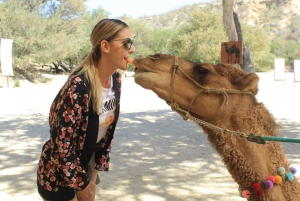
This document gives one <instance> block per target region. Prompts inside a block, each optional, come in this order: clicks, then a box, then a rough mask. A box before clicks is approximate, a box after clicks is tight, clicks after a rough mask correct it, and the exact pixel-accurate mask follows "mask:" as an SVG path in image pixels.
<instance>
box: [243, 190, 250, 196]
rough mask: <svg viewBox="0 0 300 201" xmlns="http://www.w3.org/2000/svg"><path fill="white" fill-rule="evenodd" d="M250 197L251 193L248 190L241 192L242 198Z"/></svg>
mask: <svg viewBox="0 0 300 201" xmlns="http://www.w3.org/2000/svg"><path fill="white" fill-rule="evenodd" d="M250 195H251V193H250V191H249V190H243V192H242V197H243V198H250Z"/></svg>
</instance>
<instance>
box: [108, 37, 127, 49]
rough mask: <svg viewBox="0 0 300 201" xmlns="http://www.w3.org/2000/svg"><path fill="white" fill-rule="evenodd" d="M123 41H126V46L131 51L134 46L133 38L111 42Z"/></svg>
mask: <svg viewBox="0 0 300 201" xmlns="http://www.w3.org/2000/svg"><path fill="white" fill-rule="evenodd" d="M121 40H123V41H124V43H123V44H124V46H125V48H126V49H127V50H130V48H131V46H132V44H133V39H131V38H123V39H116V40H110V41H121Z"/></svg>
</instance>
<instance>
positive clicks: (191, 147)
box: [0, 72, 300, 201]
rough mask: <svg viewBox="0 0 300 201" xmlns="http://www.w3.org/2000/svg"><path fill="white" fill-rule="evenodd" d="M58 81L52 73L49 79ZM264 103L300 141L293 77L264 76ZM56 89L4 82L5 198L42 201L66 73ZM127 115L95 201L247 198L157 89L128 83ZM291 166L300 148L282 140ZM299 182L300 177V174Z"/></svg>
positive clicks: (1, 192)
mask: <svg viewBox="0 0 300 201" xmlns="http://www.w3.org/2000/svg"><path fill="white" fill-rule="evenodd" d="M48 76H50V77H51V75H48ZM259 76H260V78H261V81H260V91H259V94H258V95H257V98H258V100H259V101H262V102H264V103H265V105H266V107H267V108H268V109H269V110H270V111H271V113H273V115H274V117H275V118H276V119H277V122H278V123H279V124H280V125H281V126H282V130H281V131H282V133H281V134H282V136H285V137H292V138H300V106H299V104H300V87H299V86H297V85H296V84H295V83H294V82H293V80H292V78H293V77H292V75H291V74H287V75H286V76H287V77H286V82H276V83H274V81H273V74H272V72H270V73H261V74H259ZM52 78H53V81H52V83H51V84H38V85H36V84H31V83H27V82H25V83H21V87H18V88H12V86H13V83H12V84H10V86H11V88H7V87H6V81H5V79H4V82H3V77H2V82H0V86H2V87H0V97H1V102H0V103H1V104H0V200H3V201H17V200H18V201H19V200H26V201H37V200H41V199H40V198H39V196H38V194H37V191H36V172H35V169H36V166H37V161H38V158H39V155H40V151H41V147H42V145H43V143H44V142H45V141H46V140H47V139H48V137H49V131H48V130H49V128H48V122H47V120H48V111H49V107H50V103H51V102H52V100H53V98H54V96H55V95H56V93H57V91H58V90H59V88H60V87H61V86H62V84H63V82H64V81H65V79H66V76H60V75H58V76H52ZM121 100H122V101H121V114H120V119H119V123H118V126H117V130H116V133H115V140H114V145H113V148H112V153H111V169H110V171H109V172H101V173H100V174H99V175H100V179H101V183H100V184H99V186H98V189H97V197H96V200H99V201H100V200H106V201H196V200H204V201H228V200H231V201H242V200H245V199H243V198H240V197H239V196H238V190H237V184H236V183H235V182H233V179H232V178H231V175H230V174H229V173H228V172H227V170H226V168H225V167H224V165H223V163H222V162H221V160H220V157H219V156H218V155H217V154H216V152H215V151H214V150H213V149H212V148H211V147H210V145H209V144H208V142H207V139H206V136H205V135H204V134H203V132H202V130H201V128H200V127H198V126H196V125H195V124H194V123H193V122H191V121H184V120H183V119H182V118H181V117H180V116H179V115H178V114H177V113H175V112H173V111H172V110H171V109H170V108H169V106H168V105H167V104H166V103H165V102H164V101H162V100H160V99H159V98H158V97H157V96H156V95H155V94H154V93H153V92H151V91H148V90H145V89H142V88H141V87H140V86H138V85H136V84H135V83H134V81H133V78H132V77H126V78H125V77H124V78H123V82H122V99H121ZM283 147H284V150H285V153H286V156H287V158H289V160H290V163H291V164H292V166H294V167H295V168H297V169H298V170H300V151H299V150H300V144H296V143H283ZM298 172H299V171H298ZM296 177H297V178H298V180H299V178H300V175H299V173H297V174H296Z"/></svg>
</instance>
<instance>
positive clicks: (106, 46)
mask: <svg viewBox="0 0 300 201" xmlns="http://www.w3.org/2000/svg"><path fill="white" fill-rule="evenodd" d="M100 49H101V50H102V51H103V52H105V53H108V52H109V44H108V42H107V41H106V40H102V41H101V42H100Z"/></svg>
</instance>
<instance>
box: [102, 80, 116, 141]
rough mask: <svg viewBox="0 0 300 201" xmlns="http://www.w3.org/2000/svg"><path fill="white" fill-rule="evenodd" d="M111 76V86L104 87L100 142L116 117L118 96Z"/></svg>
mask: <svg viewBox="0 0 300 201" xmlns="http://www.w3.org/2000/svg"><path fill="white" fill-rule="evenodd" d="M112 79H113V78H112V77H111V84H110V88H103V91H102V103H103V107H102V112H101V114H100V115H99V129H98V137H97V142H99V141H100V140H101V139H102V138H103V137H104V136H105V133H106V131H107V129H108V127H109V126H110V124H111V123H112V122H113V121H114V119H115V110H116V97H115V92H114V90H113V88H112V87H113V82H112Z"/></svg>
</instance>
